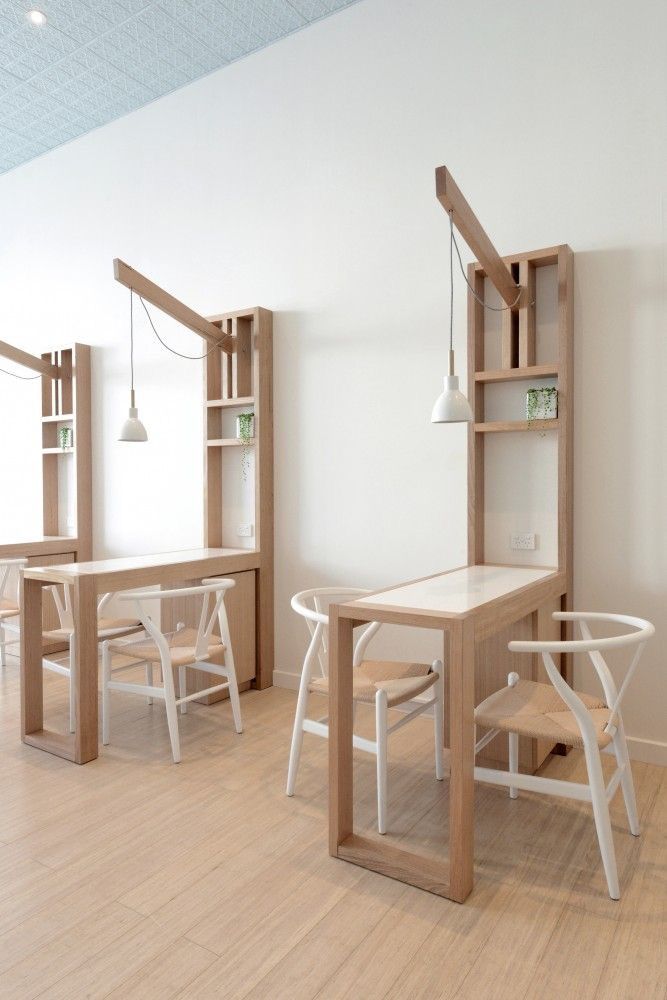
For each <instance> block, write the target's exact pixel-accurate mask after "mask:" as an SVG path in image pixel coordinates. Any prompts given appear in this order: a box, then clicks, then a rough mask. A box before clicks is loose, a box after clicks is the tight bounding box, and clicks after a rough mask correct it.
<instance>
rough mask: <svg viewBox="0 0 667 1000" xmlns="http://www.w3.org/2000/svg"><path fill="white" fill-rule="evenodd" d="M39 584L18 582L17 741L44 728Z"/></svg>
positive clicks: (36, 581)
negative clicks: (19, 625)
mask: <svg viewBox="0 0 667 1000" xmlns="http://www.w3.org/2000/svg"><path fill="white" fill-rule="evenodd" d="M43 680H44V679H43V676H42V585H41V583H40V582H39V580H26V579H24V580H22V581H21V739H22V740H24V742H27V741H26V736H30V735H31V734H32V733H39V732H40V731H41V730H42V728H43V726H44V701H43Z"/></svg>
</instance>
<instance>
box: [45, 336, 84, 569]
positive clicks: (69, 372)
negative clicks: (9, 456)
mask: <svg viewBox="0 0 667 1000" xmlns="http://www.w3.org/2000/svg"><path fill="white" fill-rule="evenodd" d="M42 360H44V361H46V362H48V363H50V364H51V365H53V366H54V369H56V370H57V371H58V377H57V378H51V377H49V376H47V375H43V376H42V489H43V498H44V502H43V521H44V534H45V535H46V536H54V535H60V534H62V531H63V529H64V528H65V527H66V526H67V524H68V522H69V523H71V524H73V525H74V527H73V530H72V539H71V546H70V548H69V552H68V553H67V554H68V555H69V554H70V553H74V559H75V560H79V561H80V560H87V559H91V558H92V496H91V494H92V468H91V429H90V421H91V413H90V347H88V345H87V344H75V345H74V346H73V347H67V348H63V349H61V350H59V351H53V352H49V353H47V354H43V355H42ZM59 426H64V427H70V428H71V430H72V447H70V448H61V447H60V446H59V441H58V431H59ZM63 458H67V459H74V462H73V466H72V469H71V471H70V470H68V471H69V472H70V475H71V477H72V478H71V480H70V485H71V489H72V493H71V495H70V496H68V497H67V498H66V497H64V496H63V495H62V493H61V476H60V469H59V464H60V460H61V459H63ZM66 503H69V508H68V509H65V504H66ZM65 537H69V536H67V535H65ZM63 561H65V560H64V559H63Z"/></svg>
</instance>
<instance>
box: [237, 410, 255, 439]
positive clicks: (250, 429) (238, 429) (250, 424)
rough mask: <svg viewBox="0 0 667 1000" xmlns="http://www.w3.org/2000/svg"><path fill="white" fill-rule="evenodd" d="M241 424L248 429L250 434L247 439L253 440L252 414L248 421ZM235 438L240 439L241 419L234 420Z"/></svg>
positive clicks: (253, 419) (253, 417)
mask: <svg viewBox="0 0 667 1000" xmlns="http://www.w3.org/2000/svg"><path fill="white" fill-rule="evenodd" d="M243 423H244V424H245V425H246V426H247V427H248V428H249V431H250V433H249V434H248V437H251V438H254V436H255V416H254V414H253V415H252V416H251V417H250V420H249V421H248V420H244V421H243ZM236 436H237V438H239V439H240V438H241V417H237V418H236Z"/></svg>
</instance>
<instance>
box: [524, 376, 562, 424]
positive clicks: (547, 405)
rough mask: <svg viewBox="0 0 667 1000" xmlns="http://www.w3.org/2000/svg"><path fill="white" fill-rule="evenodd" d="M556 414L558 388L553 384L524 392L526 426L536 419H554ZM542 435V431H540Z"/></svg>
mask: <svg viewBox="0 0 667 1000" xmlns="http://www.w3.org/2000/svg"><path fill="white" fill-rule="evenodd" d="M557 415H558V390H557V389H556V388H555V387H554V386H546V387H544V388H541V389H529V390H528V392H527V393H526V420H527V421H528V427H529V428H530V426H531V424H532V423H534V422H535V421H537V420H554V419H555V418H556V417H557ZM542 436H544V432H542Z"/></svg>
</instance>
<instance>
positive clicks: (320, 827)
mask: <svg viewBox="0 0 667 1000" xmlns="http://www.w3.org/2000/svg"><path fill="white" fill-rule="evenodd" d="M0 698H1V700H0V763H1V766H0V786H1V787H0V998H3V1000H4V998H11V1000H24V998H32V997H44V998H54V1000H55V998H63V1000H76V998H79V997H87V998H102V997H113V998H118V1000H121V998H122V1000H133V998H141V1000H150V998H160V1000H168V998H175V997H180V998H186V997H193V998H194V997H199V998H209V997H210V998H220V997H226V998H230V1000H240V998H251V1000H260V998H266V1000H268V998H271V1000H311V998H315V997H317V998H318V1000H340V998H354V1000H359V998H363V1000H376V998H377V1000H380V998H391V1000H406V998H410V1000H417V998H424V1000H437V998H448V1000H450V998H455V997H456V998H458V1000H466V998H470V1000H472V998H475V1000H480V998H481V1000H486V998H491V997H493V998H494V1000H504V998H507V1000H522V998H525V1000H534V998H545V1000H551V998H555V997H558V998H565V1000H568V998H576V1000H603V998H604V1000H609V998H618V1000H634V998H636V1000H665V997H666V996H667V969H666V966H665V961H666V958H665V956H666V952H667V948H666V945H665V943H666V941H667V923H666V919H665V918H666V914H665V901H666V871H667V780H666V774H667V771H666V770H665V769H662V768H658V767H650V766H647V765H643V764H635V765H634V773H635V780H636V785H637V794H638V800H639V808H640V814H641V821H642V827H643V834H642V837H641V838H639V839H635V838H633V837H631V836H630V834H629V833H628V832H627V827H626V824H625V817H624V814H623V805H622V799H621V796H620V795H619V796H617V798H616V799H615V801H614V805H613V823H614V837H615V843H616V850H617V855H618V862H619V871H620V879H621V890H622V893H623V898H622V900H621V901H620V902H619V903H614V902H612V901H611V900H610V899H609V898H608V896H607V892H606V887H605V882H604V876H603V873H602V867H601V864H600V861H599V855H598V850H597V842H596V838H595V832H594V828H593V822H592V818H591V816H590V814H589V811H588V810H587V809H586V807H585V806H584V805H583V804H580V803H576V802H574V801H562V802H561V801H558V800H556V799H551V798H541V797H537V796H535V795H530V794H521V795H520V797H519V799H518V800H517V801H514V802H512V801H510V799H509V798H508V797H507V795H506V793H504V792H503V791H502V790H501V789H495V788H491V787H488V786H487V787H483V786H480V787H479V788H478V790H477V793H476V852H477V867H476V871H477V885H476V888H475V890H474V892H473V894H472V896H471V897H470V898H469V900H468V901H467V903H466V904H465V905H464V906H458V905H457V904H455V903H450V902H448V901H447V900H443V899H440V898H438V897H435V896H431V895H429V894H427V893H425V892H421V891H419V890H417V889H413V888H412V887H409V886H405V885H402V884H400V883H397V882H394V881H391V880H389V879H385V878H383V877H382V876H380V875H375V874H373V873H371V872H366V871H364V870H362V869H359V868H355V867H353V866H350V865H346V864H345V863H343V862H339V861H334V860H333V859H331V858H329V857H328V856H327V846H326V845H327V835H326V833H327V831H326V800H327V789H326V753H327V747H326V743H325V742H324V741H322V740H318V739H316V738H314V737H308V736H306V738H305V746H304V754H303V760H302V768H301V773H300V776H299V783H298V786H297V795H296V796H295V797H294V798H293V799H287V798H286V797H285V795H284V781H285V774H286V764H287V754H288V749H289V737H290V730H291V724H292V719H293V712H294V705H295V696H294V693H293V692H289V691H282V690H278V689H275V688H274V689H269V690H267V691H264V692H248V693H246V694H244V695H242V710H243V717H244V724H245V732H244V734H243V735H242V736H240V737H239V736H237V735H236V734H235V733H234V731H233V728H232V725H231V717H230V712H229V708H228V707H227V706H226V705H218V706H215V707H213V708H205V707H201V706H194V707H192V708H191V711H190V712H189V714H188V715H187V716H186V717H185V718H183V719H181V734H182V750H183V763H182V764H179V765H173V764H172V763H171V760H170V754H169V744H168V739H167V729H166V724H165V718H164V710H163V707H162V706H157V705H156V706H154V707H153V708H149V707H148V706H147V705H146V704H144V703H143V702H142V701H141V700H139V699H136V700H135V699H130V698H126V697H123V696H121V695H118V696H117V697H116V699H114V711H113V729H112V740H113V744H112V746H110V747H109V748H107V749H105V750H104V751H103V754H102V756H101V757H100V758H99V759H98V760H97V761H95V762H93V763H91V764H87V765H85V766H84V767H77V766H75V765H72V764H68V763H66V762H65V761H62V760H60V759H58V758H55V757H50V756H48V755H47V754H44V753H41V752H40V751H38V750H34V749H31V748H28V747H24V746H22V744H21V743H20V741H19V738H18V706H19V687H18V670H17V661H16V659H14V658H11V657H10V662H9V666H8V667H7V668H6V669H5V670H4V672H3V674H2V677H1V678H0ZM45 700H46V706H47V714H48V719H49V720H50V721H51V722H52V723H53V724H58V725H60V726H64V722H65V718H66V688H65V683H64V682H63V681H62V680H61V679H60V678H57V677H54V676H52V675H48V676H47V677H46V683H45ZM315 707H317V706H315ZM321 714H322V713H321ZM371 724H372V718H371V716H370V714H368V715H367V716H366V717H365V716H364V713H363V711H362V712H361V725H362V727H364V726H365V727H366V728H368V727H369V726H370V725H371ZM369 731H370V730H369ZM390 751H391V752H390V761H391V766H390V809H389V826H390V833H389V836H390V838H392V839H394V840H395V841H401V842H402V843H404V844H407V845H411V846H412V847H414V848H416V847H419V848H420V849H423V850H427V851H433V852H437V851H438V850H439V849H443V843H442V831H443V830H444V829H446V817H447V803H446V788H447V782H445V783H444V785H443V784H439V783H436V782H435V780H434V778H433V756H432V726H431V724H430V723H429V721H428V720H419V721H418V722H416V723H415V724H413V725H412V726H408V727H406V728H405V729H403V730H401V731H400V732H399V733H397V734H396V736H395V738H394V739H393V743H392V744H391V745H390ZM609 763H611V762H609ZM546 771H547V772H548V773H549V774H550V775H552V776H558V777H571V778H575V779H576V778H580V777H582V760H581V756H580V754H578V753H572V754H570V755H569V756H568V757H567V758H554V759H552V760H550V761H549V762H548V764H547V765H546ZM355 782H356V788H357V798H356V809H357V815H358V817H359V820H358V821H359V825H360V827H362V828H363V827H364V826H366V827H368V829H369V831H370V830H372V824H373V821H374V813H375V802H374V759H373V758H370V757H366V756H364V755H359V760H358V763H357V765H356V771H355Z"/></svg>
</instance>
